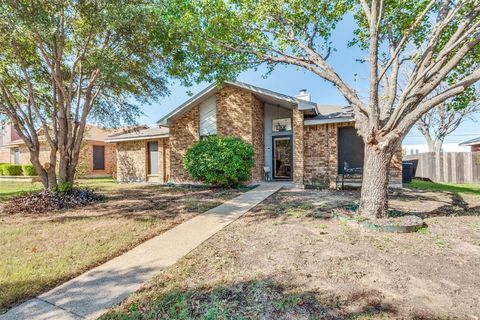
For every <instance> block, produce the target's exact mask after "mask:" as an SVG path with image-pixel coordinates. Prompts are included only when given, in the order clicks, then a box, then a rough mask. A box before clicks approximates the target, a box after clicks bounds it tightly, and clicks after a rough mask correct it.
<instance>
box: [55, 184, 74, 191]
mask: <svg viewBox="0 0 480 320" xmlns="http://www.w3.org/2000/svg"><path fill="white" fill-rule="evenodd" d="M72 189H73V183H71V182H62V183H59V184H58V185H57V186H56V187H55V190H54V191H55V192H56V193H67V192H68V191H70V190H72Z"/></svg>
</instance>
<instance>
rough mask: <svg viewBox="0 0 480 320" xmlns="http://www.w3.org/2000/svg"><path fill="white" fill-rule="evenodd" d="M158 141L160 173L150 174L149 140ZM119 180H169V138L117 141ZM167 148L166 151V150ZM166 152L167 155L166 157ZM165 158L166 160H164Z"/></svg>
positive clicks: (161, 181)
mask: <svg viewBox="0 0 480 320" xmlns="http://www.w3.org/2000/svg"><path fill="white" fill-rule="evenodd" d="M151 141H156V142H158V174H155V175H149V174H148V168H147V167H148V151H147V149H148V147H147V145H148V142H151ZM116 150H117V169H116V171H117V172H116V176H117V180H118V181H123V182H142V181H149V182H159V183H164V182H167V181H168V179H169V176H170V158H169V143H168V138H162V139H150V140H141V141H128V142H118V143H116ZM164 150H165V151H164ZM164 152H165V157H164ZM164 159H165V160H164Z"/></svg>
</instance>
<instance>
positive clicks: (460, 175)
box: [403, 152, 480, 183]
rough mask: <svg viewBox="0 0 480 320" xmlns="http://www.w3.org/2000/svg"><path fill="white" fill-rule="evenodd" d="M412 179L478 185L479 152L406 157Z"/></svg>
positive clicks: (479, 174) (479, 175)
mask: <svg viewBox="0 0 480 320" xmlns="http://www.w3.org/2000/svg"><path fill="white" fill-rule="evenodd" d="M403 160H405V161H408V160H410V161H413V162H414V177H415V178H424V179H430V180H432V181H434V182H450V183H480V152H441V153H435V152H426V153H419V154H413V155H408V156H405V157H404V158H403Z"/></svg>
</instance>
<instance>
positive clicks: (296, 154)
mask: <svg viewBox="0 0 480 320" xmlns="http://www.w3.org/2000/svg"><path fill="white" fill-rule="evenodd" d="M292 130H293V182H294V183H296V184H303V183H304V172H305V167H304V166H305V164H304V152H305V151H304V125H303V112H302V111H299V110H298V109H293V110H292Z"/></svg>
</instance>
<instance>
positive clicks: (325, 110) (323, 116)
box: [304, 105, 355, 126]
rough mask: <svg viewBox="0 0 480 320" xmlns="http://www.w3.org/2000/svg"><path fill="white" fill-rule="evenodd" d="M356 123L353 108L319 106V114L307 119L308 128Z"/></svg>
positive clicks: (305, 122) (305, 121)
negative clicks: (320, 125)
mask: <svg viewBox="0 0 480 320" xmlns="http://www.w3.org/2000/svg"><path fill="white" fill-rule="evenodd" d="M350 121H355V119H354V115H353V108H352V106H338V105H318V114H317V115H316V116H314V117H309V118H307V117H305V120H304V124H305V125H306V126H310V125H316V124H326V123H340V122H350Z"/></svg>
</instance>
